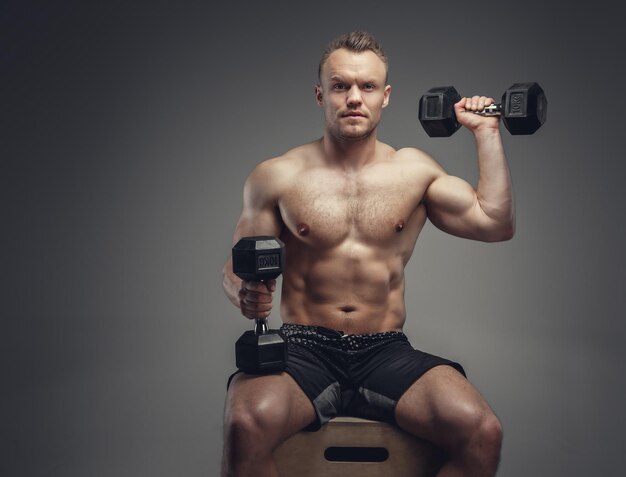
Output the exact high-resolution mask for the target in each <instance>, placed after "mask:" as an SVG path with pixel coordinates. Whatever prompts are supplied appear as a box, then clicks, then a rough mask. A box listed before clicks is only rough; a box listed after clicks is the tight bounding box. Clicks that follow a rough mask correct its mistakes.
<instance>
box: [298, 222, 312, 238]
mask: <svg viewBox="0 0 626 477" xmlns="http://www.w3.org/2000/svg"><path fill="white" fill-rule="evenodd" d="M297 228H298V235H301V236H302V237H306V236H307V235H309V226H308V225H307V224H305V223H304V222H301V223H299V224H298V227H297Z"/></svg>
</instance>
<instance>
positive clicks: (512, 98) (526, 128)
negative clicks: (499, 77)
mask: <svg viewBox="0 0 626 477" xmlns="http://www.w3.org/2000/svg"><path fill="white" fill-rule="evenodd" d="M460 99H461V96H460V95H459V93H458V92H457V90H456V89H455V88H454V86H441V87H437V88H432V89H430V90H428V91H427V92H426V94H424V96H422V98H421V99H420V104H419V120H420V123H422V127H423V128H424V129H425V130H426V134H428V135H429V136H430V137H448V136H451V135H452V134H454V133H455V132H456V131H457V130H458V129H459V128H460V127H461V125H460V124H459V122H458V121H457V119H456V115H455V114H454V104H455V103H457V102H458V101H460ZM547 111H548V100H547V99H546V95H545V93H544V92H543V89H541V86H539V84H537V83H515V84H514V85H513V86H511V87H510V88H509V89H507V90H506V91H505V92H504V94H503V95H502V103H499V104H492V105H491V106H489V107H487V108H485V109H484V110H483V111H476V112H475V114H482V115H485V116H502V121H503V122H504V125H505V126H506V128H507V129H508V130H509V132H510V133H511V134H516V135H518V134H520V135H521V134H533V133H534V132H535V131H537V129H539V128H540V127H541V126H542V124H543V123H544V122H545V121H546V113H547Z"/></svg>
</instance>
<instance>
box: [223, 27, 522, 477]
mask: <svg viewBox="0 0 626 477" xmlns="http://www.w3.org/2000/svg"><path fill="white" fill-rule="evenodd" d="M390 92H391V87H390V86H389V85H388V84H387V58H386V56H385V54H384V52H383V51H382V49H381V48H380V45H379V44H378V43H377V42H376V40H375V39H374V38H373V37H372V36H371V35H370V34H369V33H365V32H353V33H349V34H346V35H343V36H341V37H339V38H337V39H335V40H334V41H332V42H331V43H330V44H329V46H328V48H327V49H326V51H325V53H324V55H323V57H322V59H321V61H320V67H319V84H318V85H316V86H315V99H316V101H317V103H318V105H319V106H320V107H321V108H322V109H323V111H324V119H325V125H324V136H323V137H322V138H321V139H319V140H316V141H314V142H311V143H309V144H305V145H302V146H299V147H296V148H294V149H292V150H290V151H288V152H286V153H285V154H284V155H282V156H280V157H276V158H273V159H269V160H266V161H264V162H262V163H260V164H259V165H258V166H257V167H256V168H255V169H254V170H253V172H252V173H251V174H250V176H249V177H248V179H247V181H246V184H245V187H244V202H243V211H242V213H241V217H240V219H239V222H238V224H237V228H236V231H235V234H234V241H235V242H237V241H238V240H239V239H240V238H241V237H243V236H253V235H272V236H276V237H280V238H281V239H282V241H283V242H284V243H285V246H286V250H287V263H286V266H285V270H284V273H283V283H282V301H281V304H280V312H281V317H282V319H283V322H284V324H283V325H282V331H283V333H284V334H285V336H286V337H287V340H288V343H289V345H288V349H289V358H288V363H287V368H286V370H285V372H282V373H276V374H270V375H265V376H252V375H247V374H245V373H236V374H235V375H234V376H232V377H231V379H230V382H229V386H228V395H227V399H226V408H225V416H224V455H223V464H222V475H223V476H257V477H260V476H276V475H277V473H276V467H275V464H274V462H273V458H272V452H273V451H274V449H275V448H276V447H277V446H278V445H279V444H280V443H281V442H283V441H284V440H285V439H286V438H288V437H289V436H291V435H292V434H294V433H296V432H298V431H300V430H302V429H303V428H308V429H316V428H319V426H320V425H322V424H324V423H325V422H327V421H328V420H329V419H330V418H331V417H333V416H334V415H337V414H351V415H356V416H361V417H366V418H374V419H379V420H385V421H387V422H392V423H395V424H396V425H398V426H399V427H400V428H402V429H404V430H405V431H407V432H409V433H411V434H414V435H415V436H418V437H420V438H422V439H425V440H428V441H430V442H433V443H435V444H436V445H438V446H440V447H441V448H443V449H444V450H445V451H446V452H447V454H448V456H449V459H448V460H447V462H446V463H445V465H444V466H443V467H442V468H441V470H440V472H439V474H438V475H439V476H440V477H452V476H465V477H468V476H480V477H487V476H492V475H494V474H495V472H496V468H497V465H498V461H499V456H500V447H501V442H502V428H501V425H500V422H499V420H498V418H497V417H496V416H495V415H494V413H493V412H492V410H491V409H490V408H489V406H488V404H487V403H486V402H485V400H484V399H483V398H482V397H481V395H480V394H479V393H478V391H477V390H476V389H475V388H474V387H473V386H472V385H471V384H470V382H469V381H468V380H467V379H466V378H465V374H464V371H463V368H462V367H461V366H460V365H459V364H458V363H454V362H451V361H448V360H446V359H444V358H440V357H437V356H433V355H430V354H427V353H424V352H421V351H418V350H415V349H413V348H412V347H411V345H410V344H409V342H408V341H407V338H406V336H405V335H404V334H403V333H402V327H403V325H404V322H405V319H406V312H405V303H404V290H405V280H404V267H405V265H406V264H407V262H408V260H409V258H410V256H411V253H412V251H413V248H414V246H415V242H416V240H417V237H418V236H419V234H420V231H421V230H422V227H423V226H424V223H425V222H426V219H427V218H428V219H430V221H431V222H432V223H433V224H435V226H437V227H438V228H439V229H441V230H443V231H445V232H447V233H450V234H453V235H456V236H459V237H464V238H469V239H474V240H482V241H486V242H492V241H502V240H508V239H510V238H511V237H512V236H513V234H514V228H515V213H514V206H513V194H512V187H511V179H510V175H509V169H508V165H507V162H506V158H505V155H504V150H503V147H502V142H501V138H500V133H499V118H498V117H484V116H480V115H476V114H469V113H467V114H464V112H466V111H478V110H482V109H483V108H484V107H485V106H488V105H490V104H492V103H493V102H494V100H493V99H492V98H487V97H484V96H474V97H472V98H462V99H461V100H460V101H459V102H458V103H457V104H456V105H455V112H456V115H457V118H458V120H459V122H460V123H461V124H462V125H463V126H465V127H466V128H467V129H469V130H470V131H471V132H472V134H473V135H474V138H475V140H476V148H477V154H478V165H479V172H480V177H479V182H478V187H477V189H476V190H475V189H474V188H473V187H472V186H471V185H469V184H468V183H467V182H465V181H464V180H462V179H459V178H457V177H453V176H450V175H448V174H447V173H446V172H445V171H444V170H443V169H442V168H441V167H440V166H439V165H438V164H437V163H436V162H435V161H434V160H433V159H432V158H431V157H429V156H428V155H427V154H425V153H424V152H422V151H420V150H418V149H414V148H406V149H399V150H395V149H393V148H392V147H390V146H389V145H387V144H384V143H382V142H380V141H379V140H378V139H377V127H378V123H379V122H380V119H381V113H382V110H383V109H384V108H385V107H386V106H387V105H388V103H389V95H390ZM223 274H224V290H225V292H226V294H227V296H228V298H229V299H230V301H231V302H232V303H233V304H234V305H235V306H237V307H239V308H240V309H241V313H242V314H243V315H244V316H245V317H247V318H249V319H257V318H265V317H267V316H268V315H269V314H270V311H271V309H272V293H273V292H274V291H275V288H276V283H275V281H269V282H267V283H255V282H245V281H242V280H241V279H239V278H238V277H237V276H235V275H234V274H233V272H232V262H231V260H229V261H228V262H227V263H226V265H225V267H224V270H223Z"/></svg>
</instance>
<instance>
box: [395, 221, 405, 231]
mask: <svg viewBox="0 0 626 477" xmlns="http://www.w3.org/2000/svg"><path fill="white" fill-rule="evenodd" d="M403 229H404V220H401V221H400V222H398V223H397V224H396V232H398V233H399V232H402V230H403Z"/></svg>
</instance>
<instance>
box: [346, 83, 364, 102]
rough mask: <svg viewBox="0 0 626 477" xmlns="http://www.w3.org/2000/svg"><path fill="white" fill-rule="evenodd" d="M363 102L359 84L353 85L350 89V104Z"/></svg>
mask: <svg viewBox="0 0 626 477" xmlns="http://www.w3.org/2000/svg"><path fill="white" fill-rule="evenodd" d="M362 102H363V100H362V98H361V90H360V89H359V87H358V86H357V85H352V88H350V90H349V91H348V106H353V105H359V104H361V103H362Z"/></svg>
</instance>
